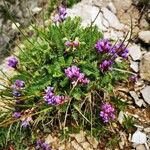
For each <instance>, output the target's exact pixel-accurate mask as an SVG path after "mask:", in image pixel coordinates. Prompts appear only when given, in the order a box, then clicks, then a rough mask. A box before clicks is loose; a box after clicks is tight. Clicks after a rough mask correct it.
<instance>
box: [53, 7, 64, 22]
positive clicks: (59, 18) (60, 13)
mask: <svg viewBox="0 0 150 150" xmlns="http://www.w3.org/2000/svg"><path fill="white" fill-rule="evenodd" d="M66 15H67V12H66V8H65V7H63V6H60V7H59V8H58V14H57V15H55V17H54V22H63V21H64V20H65V19H66Z"/></svg>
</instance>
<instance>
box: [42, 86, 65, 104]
mask: <svg viewBox="0 0 150 150" xmlns="http://www.w3.org/2000/svg"><path fill="white" fill-rule="evenodd" d="M45 92H46V94H45V96H44V97H43V98H44V100H45V101H46V102H47V103H48V104H49V105H59V104H62V103H63V102H64V100H65V97H64V96H59V95H55V94H54V88H53V87H47V89H46V90H45Z"/></svg>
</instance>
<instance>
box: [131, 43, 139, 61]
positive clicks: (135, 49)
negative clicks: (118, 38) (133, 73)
mask: <svg viewBox="0 0 150 150" xmlns="http://www.w3.org/2000/svg"><path fill="white" fill-rule="evenodd" d="M129 54H130V56H131V57H132V59H133V60H140V59H141V57H142V52H141V48H140V46H138V45H136V44H134V45H132V46H130V47H129Z"/></svg>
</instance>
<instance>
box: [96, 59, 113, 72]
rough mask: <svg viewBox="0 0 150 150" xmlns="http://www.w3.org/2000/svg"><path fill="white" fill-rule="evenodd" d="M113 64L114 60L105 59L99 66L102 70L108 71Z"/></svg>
mask: <svg viewBox="0 0 150 150" xmlns="http://www.w3.org/2000/svg"><path fill="white" fill-rule="evenodd" d="M112 64H113V61H112V60H104V61H102V62H101V64H100V65H99V68H100V70H101V71H102V72H105V71H108V70H109V69H110V68H111V66H112Z"/></svg>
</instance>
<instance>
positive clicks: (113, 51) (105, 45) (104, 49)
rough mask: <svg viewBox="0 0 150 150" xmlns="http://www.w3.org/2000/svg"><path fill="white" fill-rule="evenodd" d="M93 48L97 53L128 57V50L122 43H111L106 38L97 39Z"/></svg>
mask: <svg viewBox="0 0 150 150" xmlns="http://www.w3.org/2000/svg"><path fill="white" fill-rule="evenodd" d="M95 48H96V49H97V51H98V52H99V53H107V54H109V55H115V56H116V57H117V56H120V57H122V58H124V59H126V58H127V57H128V53H129V50H128V49H127V48H126V46H125V45H124V44H123V43H119V44H115V45H112V44H111V43H110V42H109V41H108V39H103V40H98V41H97V43H96V44H95Z"/></svg>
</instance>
